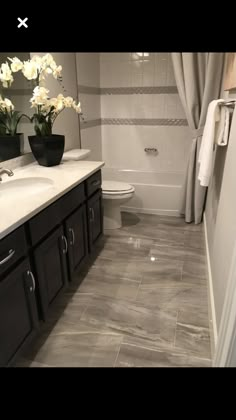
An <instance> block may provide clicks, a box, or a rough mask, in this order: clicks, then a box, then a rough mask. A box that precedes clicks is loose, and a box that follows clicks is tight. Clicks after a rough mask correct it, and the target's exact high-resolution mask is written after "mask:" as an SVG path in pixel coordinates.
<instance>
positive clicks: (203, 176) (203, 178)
mask: <svg viewBox="0 0 236 420" xmlns="http://www.w3.org/2000/svg"><path fill="white" fill-rule="evenodd" d="M220 102H224V100H223V99H216V100H214V101H212V102H211V103H210V104H209V106H208V110H207V117H206V123H205V127H204V131H203V135H202V143H201V148H200V152H199V159H198V161H199V163H200V168H199V174H198V179H199V181H200V185H202V186H203V187H208V185H209V181H210V177H211V172H212V161H213V149H214V143H215V134H216V122H217V121H219V119H220V114H221V113H220V109H219V106H218V105H219V103H220Z"/></svg>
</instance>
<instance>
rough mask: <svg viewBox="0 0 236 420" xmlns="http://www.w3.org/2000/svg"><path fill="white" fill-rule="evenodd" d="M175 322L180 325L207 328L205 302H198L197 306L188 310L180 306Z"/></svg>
mask: <svg viewBox="0 0 236 420" xmlns="http://www.w3.org/2000/svg"><path fill="white" fill-rule="evenodd" d="M177 322H179V323H180V324H191V325H196V326H198V327H203V328H209V317H208V305H207V302H205V303H203V302H199V304H198V305H196V306H192V307H190V308H188V307H187V306H182V307H181V308H180V309H179V312H178V318H177Z"/></svg>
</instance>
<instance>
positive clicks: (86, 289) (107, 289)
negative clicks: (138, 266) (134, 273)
mask: <svg viewBox="0 0 236 420" xmlns="http://www.w3.org/2000/svg"><path fill="white" fill-rule="evenodd" d="M138 288H139V282H137V281H135V280H129V279H126V278H122V273H121V274H120V275H119V274H117V275H111V274H109V273H101V272H100V271H98V270H96V269H93V270H90V272H89V274H88V275H87V276H86V280H85V281H83V282H82V284H81V287H80V292H81V293H93V294H97V295H102V296H107V297H111V298H113V299H127V300H134V299H135V298H136V296H137V293H138Z"/></svg>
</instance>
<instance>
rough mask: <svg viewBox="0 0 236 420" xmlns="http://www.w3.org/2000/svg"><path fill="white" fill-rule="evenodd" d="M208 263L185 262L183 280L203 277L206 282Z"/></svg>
mask: <svg viewBox="0 0 236 420" xmlns="http://www.w3.org/2000/svg"><path fill="white" fill-rule="evenodd" d="M206 275H207V271H206V261H202V262H200V261H198V262H196V261H184V265H183V278H186V277H190V276H192V277H201V278H203V279H205V281H206Z"/></svg>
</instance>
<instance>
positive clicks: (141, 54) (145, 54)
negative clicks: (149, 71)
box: [136, 52, 150, 57]
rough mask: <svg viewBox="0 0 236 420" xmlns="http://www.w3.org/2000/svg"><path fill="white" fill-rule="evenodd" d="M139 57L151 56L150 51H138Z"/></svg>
mask: <svg viewBox="0 0 236 420" xmlns="http://www.w3.org/2000/svg"><path fill="white" fill-rule="evenodd" d="M136 54H137V55H138V56H139V57H149V55H150V54H149V53H145V52H143V53H136Z"/></svg>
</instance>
